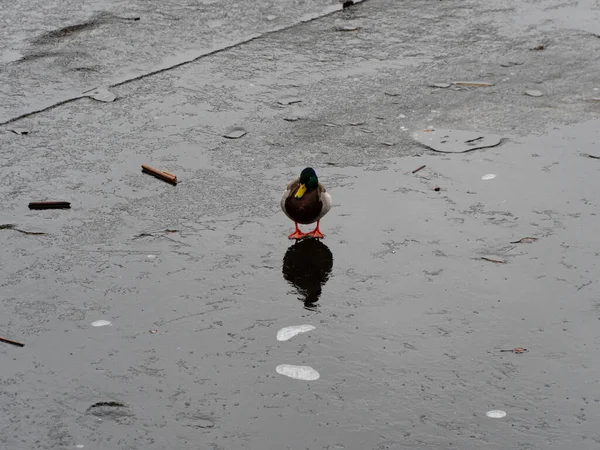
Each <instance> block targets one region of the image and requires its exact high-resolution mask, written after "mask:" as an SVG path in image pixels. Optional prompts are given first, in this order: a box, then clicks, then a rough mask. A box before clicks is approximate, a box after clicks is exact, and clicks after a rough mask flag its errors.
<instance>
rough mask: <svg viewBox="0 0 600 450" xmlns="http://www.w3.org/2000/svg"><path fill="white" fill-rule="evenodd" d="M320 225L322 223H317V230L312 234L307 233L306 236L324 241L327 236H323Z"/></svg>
mask: <svg viewBox="0 0 600 450" xmlns="http://www.w3.org/2000/svg"><path fill="white" fill-rule="evenodd" d="M319 223H320V221H317V228H315V229H314V230H313V231H311V232H310V233H306V235H307V236H310V237H313V238H315V239H323V238H324V237H325V235H323V233H321V230H319Z"/></svg>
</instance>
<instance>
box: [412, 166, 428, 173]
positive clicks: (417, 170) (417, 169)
mask: <svg viewBox="0 0 600 450" xmlns="http://www.w3.org/2000/svg"><path fill="white" fill-rule="evenodd" d="M425 167H427V166H426V165H425V164H423V165H422V166H421V167H417V168H416V169H415V170H413V171H412V173H417V172H419V171H420V170H423V169H424V168H425Z"/></svg>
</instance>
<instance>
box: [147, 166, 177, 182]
mask: <svg viewBox="0 0 600 450" xmlns="http://www.w3.org/2000/svg"><path fill="white" fill-rule="evenodd" d="M142 172H145V173H147V174H150V175H154V176H155V177H156V178H160V179H161V180H163V181H166V182H167V183H171V184H177V177H176V176H175V175H173V174H172V173H169V172H162V171H160V170H157V169H155V168H154V167H150V166H149V165H147V164H142Z"/></svg>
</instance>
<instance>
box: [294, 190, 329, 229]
mask: <svg viewBox="0 0 600 450" xmlns="http://www.w3.org/2000/svg"><path fill="white" fill-rule="evenodd" d="M294 193H295V192H294ZM322 209H323V203H322V202H321V199H320V198H319V193H318V190H317V189H315V190H312V191H308V192H306V193H305V194H304V195H303V196H302V198H295V197H294V195H293V194H292V195H290V196H289V197H288V198H287V199H286V200H285V210H286V211H287V213H288V215H289V216H290V217H291V218H292V219H293V220H295V221H296V222H298V223H301V224H309V223H313V222H316V220H317V218H318V217H319V214H321V210H322Z"/></svg>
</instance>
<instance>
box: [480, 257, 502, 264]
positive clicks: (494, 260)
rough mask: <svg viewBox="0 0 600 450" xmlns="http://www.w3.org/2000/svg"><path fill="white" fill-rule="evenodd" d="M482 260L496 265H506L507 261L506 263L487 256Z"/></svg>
mask: <svg viewBox="0 0 600 450" xmlns="http://www.w3.org/2000/svg"><path fill="white" fill-rule="evenodd" d="M481 259H483V260H485V261H489V262H493V263H496V264H506V261H504V260H503V259H495V258H488V257H487V256H482V257H481Z"/></svg>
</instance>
